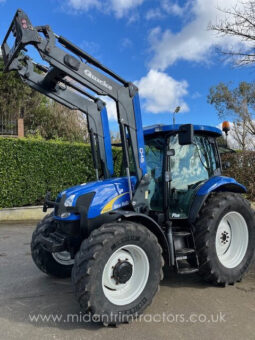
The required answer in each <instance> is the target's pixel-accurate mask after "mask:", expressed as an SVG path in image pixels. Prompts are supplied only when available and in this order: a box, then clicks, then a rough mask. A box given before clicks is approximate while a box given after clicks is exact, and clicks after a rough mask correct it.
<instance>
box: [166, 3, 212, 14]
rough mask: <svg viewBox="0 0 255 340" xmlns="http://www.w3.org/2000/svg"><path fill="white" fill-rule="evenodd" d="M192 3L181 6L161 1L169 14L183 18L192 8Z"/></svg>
mask: <svg viewBox="0 0 255 340" xmlns="http://www.w3.org/2000/svg"><path fill="white" fill-rule="evenodd" d="M204 1H206V0H204ZM191 3H192V1H191V0H187V2H186V3H185V4H184V5H183V6H180V5H179V4H178V2H173V1H172V0H161V7H162V9H163V10H164V11H165V12H166V13H168V14H173V15H176V16H182V15H183V14H184V13H185V12H186V11H187V9H188V8H189V7H190V5H191Z"/></svg>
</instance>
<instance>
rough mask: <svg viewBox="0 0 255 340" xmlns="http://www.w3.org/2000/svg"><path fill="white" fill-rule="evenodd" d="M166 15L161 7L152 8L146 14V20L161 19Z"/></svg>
mask: <svg viewBox="0 0 255 340" xmlns="http://www.w3.org/2000/svg"><path fill="white" fill-rule="evenodd" d="M162 17H164V15H163V13H162V12H161V9H160V8H151V9H149V10H148V12H147V13H146V15H145V18H146V20H153V19H161V18H162Z"/></svg>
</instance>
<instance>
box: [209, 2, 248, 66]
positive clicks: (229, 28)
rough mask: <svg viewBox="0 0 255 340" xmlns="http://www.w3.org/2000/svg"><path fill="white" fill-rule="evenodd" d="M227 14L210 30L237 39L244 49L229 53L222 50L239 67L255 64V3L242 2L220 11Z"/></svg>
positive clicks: (212, 25)
mask: <svg viewBox="0 0 255 340" xmlns="http://www.w3.org/2000/svg"><path fill="white" fill-rule="evenodd" d="M219 10H220V11H221V12H223V13H224V14H225V18H224V19H222V20H220V21H218V22H217V23H215V24H211V25H209V29H211V30H213V31H216V32H217V33H218V34H219V35H220V36H229V37H236V38H237V39H239V41H240V43H242V44H241V46H242V48H240V49H238V47H237V48H235V49H232V50H229V51H226V50H222V51H221V52H222V53H223V54H224V55H227V56H230V57H232V58H233V59H234V62H235V64H237V65H239V66H243V65H247V64H253V63H254V62H255V1H254V0H249V1H245V2H244V1H240V2H239V4H237V5H236V6H235V7H234V8H232V9H219Z"/></svg>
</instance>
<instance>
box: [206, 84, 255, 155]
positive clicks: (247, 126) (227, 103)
mask: <svg viewBox="0 0 255 340" xmlns="http://www.w3.org/2000/svg"><path fill="white" fill-rule="evenodd" d="M207 100H208V103H210V104H212V105H214V107H215V109H216V110H217V112H218V116H219V118H220V119H223V118H226V117H231V118H232V120H233V124H232V133H231V136H232V137H233V139H234V141H235V142H236V144H237V146H238V147H239V148H241V149H242V150H245V149H247V148H249V149H251V148H255V120H254V113H255V84H253V83H247V82H241V83H240V84H239V85H238V87H237V88H234V89H231V88H230V86H229V85H227V84H225V83H219V84H218V85H216V86H213V87H211V88H210V92H209V95H208V98H207Z"/></svg>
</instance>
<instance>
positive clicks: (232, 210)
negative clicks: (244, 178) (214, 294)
mask: <svg viewBox="0 0 255 340" xmlns="http://www.w3.org/2000/svg"><path fill="white" fill-rule="evenodd" d="M195 244H196V249H197V253H198V259H199V273H200V275H201V276H202V277H203V278H204V279H205V280H206V281H209V282H212V283H215V284H218V285H221V286H225V285H227V284H234V283H235V282H237V281H240V280H241V279H242V277H243V276H244V274H245V273H246V272H247V270H248V268H249V266H250V264H251V262H252V260H253V258H254V244H255V215H254V211H253V210H252V209H251V208H250V205H249V203H248V202H247V201H246V200H245V199H244V198H243V197H242V196H241V195H239V194H236V193H230V192H227V193H215V194H213V195H212V196H211V197H210V198H209V199H208V201H207V202H206V204H205V206H204V208H203V209H202V211H201V213H200V216H199V219H198V220H197V222H196V225H195Z"/></svg>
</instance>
